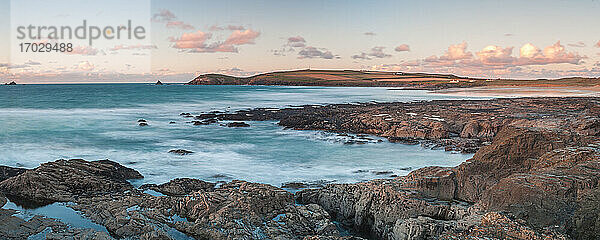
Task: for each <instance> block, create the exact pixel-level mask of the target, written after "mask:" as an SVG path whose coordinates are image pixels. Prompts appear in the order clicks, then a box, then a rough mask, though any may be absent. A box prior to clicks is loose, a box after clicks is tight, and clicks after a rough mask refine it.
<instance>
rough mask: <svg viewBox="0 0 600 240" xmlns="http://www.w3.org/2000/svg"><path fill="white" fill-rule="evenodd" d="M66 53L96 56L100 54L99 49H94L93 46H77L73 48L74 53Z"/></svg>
mask: <svg viewBox="0 0 600 240" xmlns="http://www.w3.org/2000/svg"><path fill="white" fill-rule="evenodd" d="M65 53H66V54H72V55H86V56H95V55H97V54H98V49H96V48H93V47H92V46H75V47H73V51H71V52H65Z"/></svg>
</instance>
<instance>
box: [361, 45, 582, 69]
mask: <svg viewBox="0 0 600 240" xmlns="http://www.w3.org/2000/svg"><path fill="white" fill-rule="evenodd" d="M513 50H514V47H501V46H496V45H489V46H486V47H484V48H483V49H482V50H481V51H478V52H476V53H475V55H473V54H472V53H471V52H469V51H467V44H466V43H461V44H456V45H451V46H450V47H449V48H448V50H447V51H446V52H445V53H444V54H443V55H441V56H435V55H434V56H430V57H426V58H423V59H417V60H414V61H403V62H400V63H396V64H383V65H376V66H373V67H372V69H373V70H388V71H390V70H400V71H432V72H447V73H455V74H461V73H462V74H466V75H471V76H474V75H477V76H480V75H484V76H487V75H510V74H516V73H517V72H519V73H521V72H523V71H524V70H523V67H525V66H543V65H548V64H573V65H579V64H581V63H582V62H583V59H585V58H586V57H585V56H581V55H579V54H577V53H575V52H568V51H566V50H565V47H564V46H563V45H561V44H560V41H558V42H556V43H555V44H553V45H550V46H547V47H545V48H544V49H543V50H541V49H540V48H538V47H536V46H534V45H533V44H531V43H527V44H524V45H523V46H522V47H521V48H520V49H519V55H518V56H513ZM565 74H568V73H566V72H565Z"/></svg>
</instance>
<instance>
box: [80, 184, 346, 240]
mask: <svg viewBox="0 0 600 240" xmlns="http://www.w3.org/2000/svg"><path fill="white" fill-rule="evenodd" d="M190 183H191V182H190V181H189V180H187V179H182V180H177V181H172V182H170V183H168V184H167V185H168V187H167V186H166V185H165V186H162V187H161V189H162V190H165V189H177V190H176V191H175V192H176V193H177V194H173V195H172V196H168V195H167V196H151V195H149V194H142V193H138V192H135V191H131V192H128V193H125V194H121V195H118V196H112V197H109V196H97V197H93V198H86V199H80V200H79V201H78V203H77V205H75V206H73V208H75V209H76V210H79V211H82V212H83V213H85V215H86V216H88V217H90V218H92V219H93V220H94V221H96V222H99V223H101V224H102V225H104V226H106V227H107V228H108V229H109V231H111V232H112V233H114V234H115V235H117V236H118V237H124V238H127V237H135V236H140V235H142V234H148V233H152V234H153V235H159V234H161V232H173V230H176V231H179V232H181V233H183V234H186V235H188V236H191V237H194V238H197V239H261V238H264V239H302V238H303V237H305V236H313V235H320V236H339V232H338V230H337V228H336V226H335V224H333V223H332V222H331V221H330V220H329V214H328V213H327V212H325V211H324V210H323V209H322V208H321V207H320V206H318V205H315V204H309V205H297V204H295V202H294V199H293V197H292V194H291V193H289V192H286V191H283V190H281V189H279V188H276V187H273V186H269V185H265V184H258V183H249V182H244V181H232V182H230V183H226V184H224V185H222V186H221V187H219V188H204V189H200V188H196V189H198V190H197V191H193V192H190V193H188V194H184V195H180V193H183V192H187V191H189V190H191V189H189V188H187V187H185V186H182V185H188V184H190ZM196 183H199V182H195V183H192V185H194V186H196V185H195V184H196ZM186 188H187V189H186ZM181 189H185V190H181ZM169 191H170V190H169ZM165 193H167V192H165ZM169 230H170V231H169Z"/></svg>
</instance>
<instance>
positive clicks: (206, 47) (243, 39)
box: [170, 29, 260, 53]
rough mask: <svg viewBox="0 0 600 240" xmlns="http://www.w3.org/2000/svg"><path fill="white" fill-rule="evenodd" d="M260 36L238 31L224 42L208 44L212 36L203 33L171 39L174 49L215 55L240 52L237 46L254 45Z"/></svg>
mask: <svg viewBox="0 0 600 240" xmlns="http://www.w3.org/2000/svg"><path fill="white" fill-rule="evenodd" d="M259 35H260V33H259V32H256V31H253V30H250V29H248V30H245V31H240V30H236V31H233V32H232V33H231V35H230V36H229V37H228V38H227V39H226V40H225V41H224V42H213V43H207V41H208V40H209V39H210V38H211V37H212V34H210V33H205V32H202V31H200V30H199V31H197V32H192V33H184V34H182V35H181V37H179V38H170V41H171V42H173V43H174V44H173V48H177V49H182V50H187V52H195V53H213V52H238V49H237V46H239V45H245V44H254V40H255V39H256V38H257V37H258V36H259Z"/></svg>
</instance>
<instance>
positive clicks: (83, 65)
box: [74, 61, 96, 71]
mask: <svg viewBox="0 0 600 240" xmlns="http://www.w3.org/2000/svg"><path fill="white" fill-rule="evenodd" d="M94 68H96V67H95V66H94V64H92V63H90V62H89V61H82V62H79V64H77V65H75V67H74V69H75V70H81V71H92V70H94Z"/></svg>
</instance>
